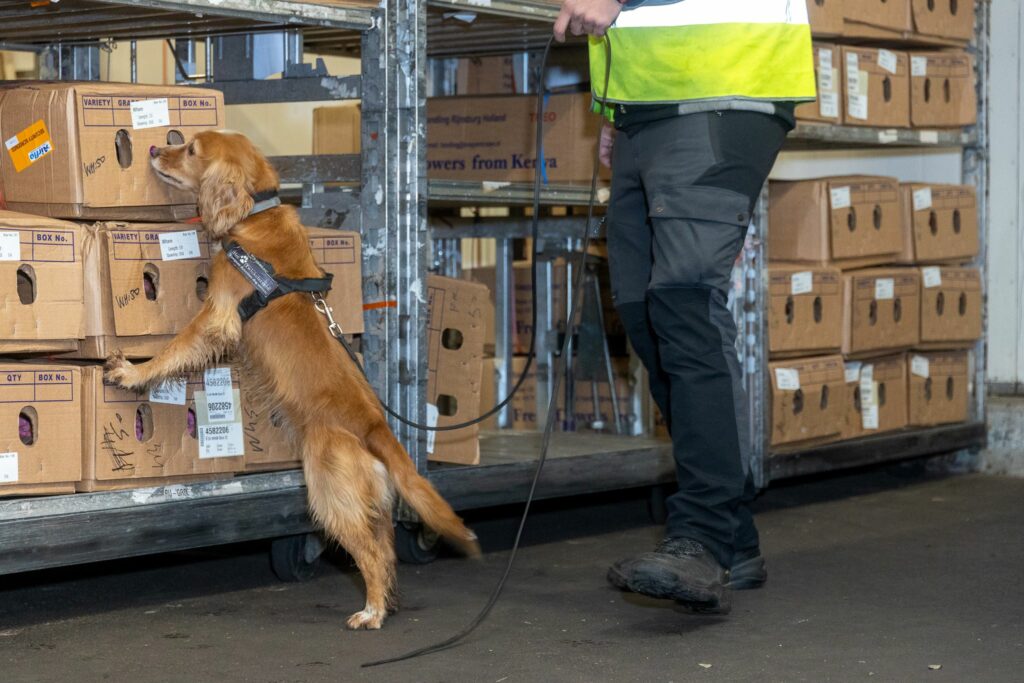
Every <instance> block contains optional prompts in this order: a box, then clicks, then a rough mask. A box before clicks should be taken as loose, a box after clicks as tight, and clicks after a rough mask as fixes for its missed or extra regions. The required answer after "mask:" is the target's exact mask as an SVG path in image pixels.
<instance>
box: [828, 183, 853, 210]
mask: <svg viewBox="0 0 1024 683" xmlns="http://www.w3.org/2000/svg"><path fill="white" fill-rule="evenodd" d="M829 194H830V195H831V200H832V210H833V211H836V210H837V209H848V208H850V206H851V204H852V202H851V200H850V187H849V185H847V186H845V187H833V188H832V190H831V191H830V192H829Z"/></svg>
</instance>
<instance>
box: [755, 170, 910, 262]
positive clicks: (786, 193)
mask: <svg viewBox="0 0 1024 683" xmlns="http://www.w3.org/2000/svg"><path fill="white" fill-rule="evenodd" d="M768 211H769V220H770V222H771V226H772V229H771V230H770V231H769V232H768V254H769V257H770V258H771V260H773V261H792V262H797V263H813V264H817V265H827V264H834V265H836V266H838V267H840V268H844V269H846V268H859V267H864V266H869V265H878V264H882V263H893V262H895V261H896V260H897V259H898V258H899V253H900V251H901V250H902V249H903V234H902V224H901V216H900V204H899V181H898V180H896V179H895V178H883V177H875V176H840V177H834V178H819V179H814V180H799V181H773V182H772V183H771V200H770V201H769V202H768Z"/></svg>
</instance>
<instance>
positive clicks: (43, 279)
mask: <svg viewBox="0 0 1024 683" xmlns="http://www.w3.org/2000/svg"><path fill="white" fill-rule="evenodd" d="M4 234H6V235H7V236H6V237H3V235H4ZM84 235H85V228H83V227H82V226H79V225H76V224H74V223H67V222H64V221H59V220H55V219H52V218H41V217H38V216H29V215H26V214H20V213H13V212H10V211H0V239H2V240H3V241H0V309H2V311H3V313H2V314H0V353H32V352H58V351H73V350H75V349H77V348H78V340H79V339H81V338H82V337H83V336H84V332H85V327H84V319H83V310H84V301H85V295H84V289H83V261H84V254H83V241H84ZM12 241H13V244H10V242H12Z"/></svg>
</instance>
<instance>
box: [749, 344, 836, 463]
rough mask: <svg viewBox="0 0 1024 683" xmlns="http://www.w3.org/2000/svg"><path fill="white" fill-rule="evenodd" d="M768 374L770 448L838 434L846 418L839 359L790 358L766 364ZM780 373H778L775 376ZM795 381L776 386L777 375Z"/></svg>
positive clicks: (825, 357)
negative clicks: (782, 375)
mask: <svg viewBox="0 0 1024 683" xmlns="http://www.w3.org/2000/svg"><path fill="white" fill-rule="evenodd" d="M768 369H769V373H770V374H771V430H772V433H771V445H773V446H781V445H784V444H793V443H799V442H805V441H815V440H819V439H828V438H830V437H835V436H838V435H839V434H840V432H841V431H842V428H843V420H844V417H845V414H846V396H845V393H844V391H843V389H844V380H843V359H842V357H841V356H816V357H814V358H794V359H790V360H783V361H775V362H772V363H769V364H768ZM779 370H782V373H780V372H779ZM783 373H784V374H785V375H786V376H787V377H788V378H790V379H796V380H797V382H798V384H799V387H798V388H786V387H787V386H789V387H795V385H793V384H780V382H779V378H780V375H781V374H783Z"/></svg>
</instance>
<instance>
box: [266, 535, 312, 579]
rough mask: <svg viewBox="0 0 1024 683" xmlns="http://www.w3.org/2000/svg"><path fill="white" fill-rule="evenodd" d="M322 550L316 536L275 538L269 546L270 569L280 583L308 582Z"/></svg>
mask: <svg viewBox="0 0 1024 683" xmlns="http://www.w3.org/2000/svg"><path fill="white" fill-rule="evenodd" d="M323 550H324V547H323V544H322V543H320V537H319V536H317V535H316V534H299V535H298V536H284V537H282V538H275V539H274V540H273V541H272V542H271V544H270V568H271V569H273V570H274V574H275V575H276V576H277V578H279V579H281V580H282V581H289V582H300V581H309V580H310V579H312V578H313V577H314V576H315V575H316V570H317V567H318V566H319V565H320V554H321V553H322V552H323Z"/></svg>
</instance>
